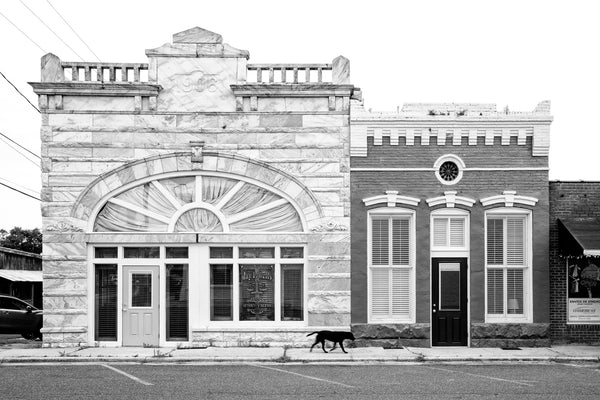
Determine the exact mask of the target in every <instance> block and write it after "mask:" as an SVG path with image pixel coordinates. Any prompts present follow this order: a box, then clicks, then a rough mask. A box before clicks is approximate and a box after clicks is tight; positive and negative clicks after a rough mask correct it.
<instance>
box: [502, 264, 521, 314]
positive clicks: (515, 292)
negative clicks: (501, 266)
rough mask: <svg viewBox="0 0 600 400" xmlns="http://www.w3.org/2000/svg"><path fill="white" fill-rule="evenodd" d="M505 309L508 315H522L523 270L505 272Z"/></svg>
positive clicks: (511, 269) (510, 269)
mask: <svg viewBox="0 0 600 400" xmlns="http://www.w3.org/2000/svg"><path fill="white" fill-rule="evenodd" d="M506 298H507V300H506V307H507V313H508V314H523V306H524V305H523V270H522V269H513V268H509V269H507V270H506Z"/></svg>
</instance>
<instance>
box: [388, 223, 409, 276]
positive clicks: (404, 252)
mask: <svg viewBox="0 0 600 400" xmlns="http://www.w3.org/2000/svg"><path fill="white" fill-rule="evenodd" d="M392 238H393V242H392V264H393V265H408V264H409V262H410V238H409V230H408V220H407V219H393V220H392Z"/></svg>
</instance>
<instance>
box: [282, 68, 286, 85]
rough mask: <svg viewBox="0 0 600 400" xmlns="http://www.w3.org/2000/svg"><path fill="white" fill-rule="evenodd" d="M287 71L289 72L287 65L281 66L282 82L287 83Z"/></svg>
mask: <svg viewBox="0 0 600 400" xmlns="http://www.w3.org/2000/svg"><path fill="white" fill-rule="evenodd" d="M286 72H287V68H286V67H281V83H286V76H285V75H286Z"/></svg>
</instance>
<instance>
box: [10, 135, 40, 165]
mask: <svg viewBox="0 0 600 400" xmlns="http://www.w3.org/2000/svg"><path fill="white" fill-rule="evenodd" d="M0 141H2V142H4V143H6V144H7V145H8V147H10V148H11V149H13V150H14V151H16V152H17V153H19V154H20V155H21V156H23V158H25V159H26V160H27V161H29V162H30V163H32V164H33V165H35V166H36V167H38V168H40V165H39V164H38V163H37V162H35V161H33V160H32V159H31V158H29V157H27V155H26V154H24V153H22V152H21V151H20V150H19V149H18V148H16V147H15V146H13V145H12V144H11V143H10V142H8V141H6V139H4V138H2V137H0Z"/></svg>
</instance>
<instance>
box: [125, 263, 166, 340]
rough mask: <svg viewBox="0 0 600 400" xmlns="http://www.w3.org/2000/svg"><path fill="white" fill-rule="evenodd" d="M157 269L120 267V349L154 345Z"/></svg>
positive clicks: (156, 314) (157, 321)
mask: <svg viewBox="0 0 600 400" xmlns="http://www.w3.org/2000/svg"><path fill="white" fill-rule="evenodd" d="M158 270H159V268H158V266H123V307H122V310H123V346H144V345H151V346H157V345H158V332H159V317H158V298H159V296H158V288H159V285H158Z"/></svg>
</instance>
